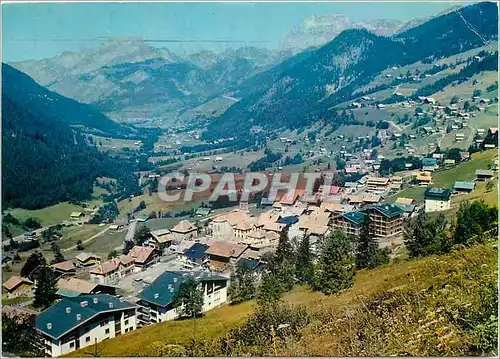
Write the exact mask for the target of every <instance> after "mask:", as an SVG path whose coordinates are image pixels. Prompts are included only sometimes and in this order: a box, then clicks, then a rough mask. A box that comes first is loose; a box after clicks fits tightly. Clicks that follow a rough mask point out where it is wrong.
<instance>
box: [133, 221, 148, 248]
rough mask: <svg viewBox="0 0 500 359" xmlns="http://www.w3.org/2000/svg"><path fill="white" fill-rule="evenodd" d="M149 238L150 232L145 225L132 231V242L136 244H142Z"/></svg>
mask: <svg viewBox="0 0 500 359" xmlns="http://www.w3.org/2000/svg"><path fill="white" fill-rule="evenodd" d="M149 238H151V232H150V230H149V228H148V227H146V226H145V225H142V226H141V227H139V229H138V230H137V231H136V232H135V233H134V242H135V244H136V245H138V246H142V245H143V244H144V242H146V241H147V240H148V239H149Z"/></svg>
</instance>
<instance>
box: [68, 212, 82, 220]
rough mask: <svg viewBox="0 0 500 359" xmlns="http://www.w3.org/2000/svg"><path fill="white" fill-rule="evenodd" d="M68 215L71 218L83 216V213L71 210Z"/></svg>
mask: <svg viewBox="0 0 500 359" xmlns="http://www.w3.org/2000/svg"><path fill="white" fill-rule="evenodd" d="M69 216H70V217H71V218H73V219H78V218H82V217H84V216H85V214H84V213H83V212H71V214H70V215H69Z"/></svg>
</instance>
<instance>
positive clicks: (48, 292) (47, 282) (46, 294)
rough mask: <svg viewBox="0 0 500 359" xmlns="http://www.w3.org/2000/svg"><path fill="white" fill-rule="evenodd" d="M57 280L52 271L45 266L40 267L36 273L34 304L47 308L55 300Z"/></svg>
mask: <svg viewBox="0 0 500 359" xmlns="http://www.w3.org/2000/svg"><path fill="white" fill-rule="evenodd" d="M56 292H57V281H56V277H55V275H54V272H52V270H51V269H50V268H49V267H47V266H43V267H40V268H39V270H38V271H37V275H36V289H35V301H34V303H33V304H34V306H35V307H37V308H43V309H45V308H47V307H49V306H50V305H52V303H53V302H54V301H55V300H56Z"/></svg>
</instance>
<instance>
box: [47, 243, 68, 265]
mask: <svg viewBox="0 0 500 359" xmlns="http://www.w3.org/2000/svg"><path fill="white" fill-rule="evenodd" d="M50 247H51V249H52V252H53V253H54V259H53V260H52V261H51V264H54V263H61V262H64V261H65V260H66V259H65V258H64V256H63V254H62V253H61V247H59V245H58V244H57V243H56V242H52V244H51V246H50Z"/></svg>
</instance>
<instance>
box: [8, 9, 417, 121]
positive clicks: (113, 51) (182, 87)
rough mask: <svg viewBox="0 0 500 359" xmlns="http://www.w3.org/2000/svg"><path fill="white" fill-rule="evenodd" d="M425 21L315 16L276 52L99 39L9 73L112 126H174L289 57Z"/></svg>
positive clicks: (18, 64)
mask: <svg viewBox="0 0 500 359" xmlns="http://www.w3.org/2000/svg"><path fill="white" fill-rule="evenodd" d="M425 20H426V19H417V20H413V21H411V22H409V23H403V22H401V21H396V20H370V21H362V22H354V21H351V20H349V19H348V18H347V17H345V16H343V15H336V14H334V15H316V16H313V17H311V18H308V19H306V20H305V21H304V22H303V23H302V24H300V25H299V26H297V27H295V28H294V29H292V30H291V31H290V32H289V33H288V34H287V35H286V36H285V38H284V40H283V43H282V47H281V49H280V50H269V49H259V48H256V47H242V48H239V49H227V50H225V51H223V52H219V53H217V52H211V51H207V50H202V51H200V52H196V53H189V54H183V55H179V54H176V53H174V52H171V51H169V50H168V49H166V48H157V47H154V46H151V45H150V44H149V43H148V42H147V41H144V40H143V39H140V38H134V37H129V38H121V39H107V40H106V41H104V42H103V43H102V44H101V45H100V46H99V47H97V48H90V49H86V50H83V51H78V52H65V53H63V54H61V55H59V56H55V57H53V58H50V59H43V60H38V61H23V62H16V63H12V64H11V65H12V66H13V67H15V68H17V69H19V70H21V71H23V72H25V73H27V74H28V75H29V76H31V77H32V78H33V79H34V80H35V81H36V82H38V83H39V84H41V85H43V86H45V87H46V88H48V89H49V90H51V91H55V92H57V93H59V94H61V95H63V96H66V97H69V98H72V99H75V100H77V101H79V102H83V103H87V104H92V105H94V106H95V107H96V108H97V109H98V110H99V111H101V112H104V113H105V114H106V115H107V116H108V117H110V118H112V119H114V120H116V121H120V122H131V123H139V122H141V123H147V122H148V121H149V120H150V119H151V118H154V119H162V120H164V119H168V120H176V119H177V118H178V116H179V115H180V114H182V113H183V112H185V111H186V110H187V109H189V108H193V107H196V106H199V105H201V104H203V103H204V102H206V101H209V100H211V99H213V98H216V97H218V96H221V95H223V94H233V93H235V92H239V93H240V94H241V95H244V93H245V91H242V87H248V86H249V84H250V83H258V82H260V81H261V79H262V76H259V75H260V74H263V73H265V72H266V71H268V70H269V72H267V74H269V73H276V70H274V67H276V66H277V67H278V70H279V69H280V68H283V67H284V66H285V67H286V66H288V65H289V64H290V62H287V64H283V61H286V60H287V59H290V58H291V57H293V56H294V55H295V56H296V57H298V58H303V57H304V54H303V53H302V52H303V51H304V49H306V48H317V47H318V46H321V45H324V44H326V43H328V42H330V41H331V40H332V39H334V38H335V37H336V36H338V35H339V34H340V33H341V32H342V31H344V30H347V29H366V30H368V31H370V32H372V33H374V34H376V35H380V36H392V35H394V34H396V33H398V32H401V31H404V30H406V29H408V28H410V27H413V26H415V25H417V24H420V23H422V22H424V21H425ZM309 51H310V50H306V52H309ZM295 61H297V60H296V59H293V60H291V62H292V63H293V62H295ZM266 76H267V75H266ZM247 80H248V82H247ZM238 96H239V95H238Z"/></svg>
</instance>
